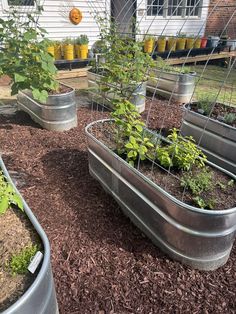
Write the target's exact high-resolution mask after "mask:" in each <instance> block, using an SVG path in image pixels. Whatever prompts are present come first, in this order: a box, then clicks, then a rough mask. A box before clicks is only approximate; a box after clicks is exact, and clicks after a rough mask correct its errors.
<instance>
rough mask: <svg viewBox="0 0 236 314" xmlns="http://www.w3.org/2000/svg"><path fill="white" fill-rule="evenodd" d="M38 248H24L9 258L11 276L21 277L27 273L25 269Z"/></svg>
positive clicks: (34, 246)
mask: <svg viewBox="0 0 236 314" xmlns="http://www.w3.org/2000/svg"><path fill="white" fill-rule="evenodd" d="M37 251H38V246H37V245H33V246H29V247H25V248H24V249H23V250H22V251H21V252H20V253H18V254H15V255H13V256H12V257H11V260H10V262H9V267H10V270H11V273H12V274H13V275H17V274H18V275H21V274H25V273H27V268H28V266H29V264H30V261H31V259H32V257H34V255H35V254H36V253H37Z"/></svg>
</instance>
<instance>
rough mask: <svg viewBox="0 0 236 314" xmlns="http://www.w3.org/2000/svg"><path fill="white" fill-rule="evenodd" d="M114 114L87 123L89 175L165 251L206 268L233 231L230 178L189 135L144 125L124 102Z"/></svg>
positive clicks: (224, 254)
mask: <svg viewBox="0 0 236 314" xmlns="http://www.w3.org/2000/svg"><path fill="white" fill-rule="evenodd" d="M112 118H113V119H111V120H109V119H107V120H100V121H96V122H93V123H91V124H90V125H88V126H87V128H86V133H87V138H88V150H89V170H90V173H91V175H92V176H93V177H94V178H96V179H97V180H99V182H100V183H101V184H102V185H103V187H104V188H105V190H106V191H108V192H109V193H111V194H112V196H113V197H114V198H115V199H116V201H117V202H118V203H119V204H120V206H121V208H122V209H123V211H124V212H125V214H126V215H128V216H129V217H130V219H131V220H132V221H133V222H134V223H135V224H136V225H137V226H138V227H139V228H140V229H141V230H142V231H143V232H145V233H146V234H147V236H149V237H150V238H151V239H152V240H153V242H154V243H156V244H157V245H158V246H160V247H161V248H162V249H163V250H164V251H165V252H166V253H167V254H169V255H170V256H171V257H173V258H174V259H177V260H179V261H181V262H183V263H185V264H188V265H191V266H193V267H195V268H199V269H204V270H213V269H216V268H217V267H219V266H221V265H223V264H224V263H225V262H226V261H227V259H228V257H229V254H230V250H231V247H232V244H233V241H234V237H235V230H236V207H235V205H236V199H235V191H236V187H235V183H234V181H235V179H236V177H235V176H234V175H233V174H231V173H228V172H226V171H224V170H223V169H221V168H219V167H216V166H215V165H214V164H212V163H209V162H207V161H206V156H205V155H204V154H203V153H202V152H201V150H200V149H198V148H197V146H196V145H195V143H194V141H193V139H192V138H191V137H190V138H183V137H182V136H181V135H179V133H178V131H177V130H175V129H174V130H172V131H171V133H170V135H169V136H168V137H167V138H163V137H162V136H160V135H158V134H155V133H153V132H151V131H149V130H147V129H145V128H144V124H143V122H142V121H141V119H140V116H139V114H138V113H137V111H136V108H135V107H134V106H133V105H132V104H131V103H130V102H129V101H123V102H119V103H116V110H115V111H114V112H113V113H112ZM98 130H99V132H97V131H98ZM98 134H99V135H98ZM227 200H230V202H228V201H227Z"/></svg>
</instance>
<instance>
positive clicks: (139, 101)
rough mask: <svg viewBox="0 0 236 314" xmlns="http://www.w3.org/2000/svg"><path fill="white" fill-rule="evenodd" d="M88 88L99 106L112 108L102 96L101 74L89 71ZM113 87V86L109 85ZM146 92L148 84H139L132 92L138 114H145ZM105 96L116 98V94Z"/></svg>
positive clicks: (91, 96)
mask: <svg viewBox="0 0 236 314" xmlns="http://www.w3.org/2000/svg"><path fill="white" fill-rule="evenodd" d="M87 73H88V87H89V89H90V90H89V95H90V98H91V99H92V100H94V101H96V102H97V103H98V104H102V105H103V104H105V105H107V106H109V107H111V104H110V103H109V102H106V101H104V97H103V96H101V94H102V92H101V91H99V85H98V82H100V81H101V78H102V77H103V76H102V75H100V74H97V73H94V72H92V71H88V72H87ZM109 86H112V85H109ZM146 90H147V82H140V83H137V87H136V88H135V90H134V91H132V97H131V99H130V101H131V102H132V104H134V105H135V106H136V108H137V110H138V112H140V113H141V112H143V111H144V110H145V101H146ZM104 96H106V98H108V99H113V98H114V97H115V94H114V93H105V94H104Z"/></svg>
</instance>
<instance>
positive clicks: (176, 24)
mask: <svg viewBox="0 0 236 314" xmlns="http://www.w3.org/2000/svg"><path fill="white" fill-rule="evenodd" d="M208 5H209V0H203V6H202V7H203V8H202V12H201V17H200V18H199V17H192V18H186V19H185V18H181V17H171V18H168V17H167V18H163V17H161V16H147V14H146V12H147V7H146V6H147V0H137V22H138V25H139V29H140V31H141V33H142V34H146V33H147V32H148V33H149V34H154V35H162V34H163V35H166V36H168V35H176V33H177V32H179V31H180V32H182V33H186V34H194V35H203V34H204V30H205V26H206V20H207V14H208Z"/></svg>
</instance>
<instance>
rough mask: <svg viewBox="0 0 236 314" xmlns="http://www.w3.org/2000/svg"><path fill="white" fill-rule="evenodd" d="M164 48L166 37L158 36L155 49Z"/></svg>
mask: <svg viewBox="0 0 236 314" xmlns="http://www.w3.org/2000/svg"><path fill="white" fill-rule="evenodd" d="M165 50H166V37H165V36H159V37H158V39H157V51H158V52H160V53H161V52H165Z"/></svg>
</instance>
